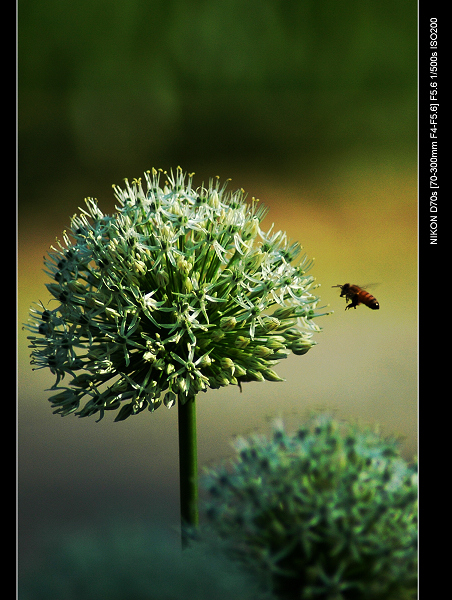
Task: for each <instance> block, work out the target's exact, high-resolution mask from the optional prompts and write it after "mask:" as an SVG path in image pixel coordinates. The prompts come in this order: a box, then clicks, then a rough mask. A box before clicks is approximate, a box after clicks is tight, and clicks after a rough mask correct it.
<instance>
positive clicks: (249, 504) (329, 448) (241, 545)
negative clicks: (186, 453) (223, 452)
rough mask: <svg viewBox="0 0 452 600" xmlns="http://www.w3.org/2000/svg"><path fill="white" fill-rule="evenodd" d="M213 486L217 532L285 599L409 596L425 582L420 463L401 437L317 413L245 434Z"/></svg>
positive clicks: (211, 514)
mask: <svg viewBox="0 0 452 600" xmlns="http://www.w3.org/2000/svg"><path fill="white" fill-rule="evenodd" d="M235 447H236V451H237V455H236V457H235V458H234V459H233V460H232V461H231V462H230V464H224V465H221V466H219V467H217V468H215V469H210V470H209V472H208V474H207V475H206V477H205V487H206V489H207V491H208V492H209V495H210V502H209V504H208V505H207V507H206V515H207V516H208V518H209V520H210V523H211V527H212V529H213V531H214V532H215V533H216V534H218V535H219V536H220V537H221V538H222V539H224V540H225V543H226V545H227V547H228V548H229V552H230V554H231V555H232V556H234V557H235V558H236V559H238V560H239V561H240V562H242V563H243V564H244V565H246V566H247V567H248V568H249V569H250V570H252V571H254V572H255V573H256V575H257V576H258V577H259V579H260V580H261V581H262V583H263V585H264V587H265V588H267V589H271V590H272V591H273V592H274V593H275V594H276V596H277V597H278V598H284V599H286V600H290V599H294V600H295V599H297V600H298V599H305V600H307V599H311V600H313V599H319V600H325V599H328V600H333V599H334V600H346V599H353V600H369V599H372V600H408V599H413V598H415V597H416V589H417V580H416V578H417V469H416V467H415V466H414V465H408V464H407V463H406V462H405V461H404V460H403V459H402V458H401V456H400V453H399V448H398V445H397V442H396V441H395V440H391V439H384V438H382V437H380V436H379V435H378V434H377V433H375V432H374V431H372V430H370V429H367V428H362V427H359V426H357V425H351V424H346V423H341V422H339V421H337V420H335V419H333V418H331V417H329V416H328V415H319V416H317V417H313V418H312V419H311V420H310V421H308V422H307V423H305V424H304V425H303V426H302V427H300V429H299V430H298V431H296V432H294V433H287V432H286V430H285V428H284V426H283V425H282V423H276V424H275V427H274V431H273V434H272V436H271V437H270V438H266V437H264V436H261V437H258V436H255V437H250V438H238V439H237V440H236V443H235Z"/></svg>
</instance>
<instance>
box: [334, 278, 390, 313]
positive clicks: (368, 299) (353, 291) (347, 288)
mask: <svg viewBox="0 0 452 600" xmlns="http://www.w3.org/2000/svg"><path fill="white" fill-rule="evenodd" d="M331 287H339V288H341V296H340V297H341V298H343V297H344V296H345V299H346V300H345V301H346V302H347V303H348V301H349V300H350V304H347V306H346V307H345V310H347V308H356V307H357V306H359V305H360V304H365V305H366V306H368V307H369V308H371V309H372V310H378V309H379V308H380V305H379V304H378V300H377V299H376V298H375V297H374V296H372V294H369V292H366V291H365V287H367V286H365V287H364V286H363V287H359V285H353V284H351V283H344V285H333V286H331Z"/></svg>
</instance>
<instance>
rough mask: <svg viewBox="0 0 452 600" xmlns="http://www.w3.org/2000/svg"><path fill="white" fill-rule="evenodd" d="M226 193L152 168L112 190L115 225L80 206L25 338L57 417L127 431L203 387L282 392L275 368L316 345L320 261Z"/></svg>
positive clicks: (240, 195) (49, 262)
mask: <svg viewBox="0 0 452 600" xmlns="http://www.w3.org/2000/svg"><path fill="white" fill-rule="evenodd" d="M162 178H163V179H164V182H163V183H162V184H161V182H160V180H161V179H162ZM225 188H226V186H225V185H223V186H221V185H220V183H219V181H218V179H216V180H211V181H210V183H209V186H208V187H204V186H201V187H200V188H198V189H193V187H192V175H187V174H185V173H183V172H182V170H181V169H180V168H178V169H177V170H176V173H175V174H173V173H172V172H171V173H169V174H168V173H166V172H163V171H161V170H160V171H156V170H154V169H153V170H152V171H151V172H147V173H145V176H144V181H142V180H141V179H138V180H134V181H133V182H132V183H131V184H130V183H129V182H128V181H127V180H126V184H125V189H121V188H119V187H117V186H114V191H115V196H116V198H117V200H118V203H119V205H118V206H117V212H116V213H115V214H113V215H111V216H110V215H104V214H103V213H102V212H101V210H100V209H99V208H98V206H97V202H96V201H95V200H94V199H92V198H88V199H86V201H85V202H86V206H87V209H86V210H82V211H81V214H80V215H76V216H74V217H73V218H72V221H71V227H70V231H68V232H64V234H63V240H62V241H59V242H58V243H57V246H56V247H52V250H51V251H50V252H49V254H48V257H47V258H46V259H45V266H46V273H47V274H48V275H49V277H50V278H51V280H52V281H51V283H48V284H46V285H47V289H48V290H49V292H50V294H51V295H52V296H53V301H51V302H50V303H49V304H48V306H44V305H42V304H40V305H35V306H34V307H33V308H32V309H31V313H30V314H31V320H30V323H29V324H28V325H27V326H26V327H27V328H28V329H29V330H30V331H31V333H32V335H30V336H29V340H30V347H31V349H32V352H31V362H32V364H33V365H35V368H37V369H40V368H49V369H50V370H51V372H52V373H53V374H54V375H55V376H56V381H55V384H54V385H53V387H52V389H54V390H58V393H57V394H56V395H53V396H52V397H51V398H50V401H51V403H52V406H53V407H54V408H55V411H54V412H55V413H59V414H61V415H68V414H70V413H75V414H77V415H78V416H80V417H85V416H90V415H94V414H96V413H99V415H100V418H102V416H103V414H104V411H105V410H118V409H119V412H118V414H117V416H116V419H115V420H117V421H120V420H123V419H125V418H127V417H128V416H130V415H134V414H137V413H139V412H141V411H143V410H145V409H146V408H147V409H149V410H150V411H153V410H155V409H156V408H157V407H158V406H160V405H161V403H162V402H163V404H165V405H166V406H167V407H169V408H170V407H171V406H173V405H174V404H175V403H176V401H179V402H181V403H184V402H186V401H187V399H189V398H193V397H194V396H195V395H196V394H197V393H198V392H200V391H206V390H207V388H219V387H222V386H227V385H229V384H235V385H241V384H242V383H244V382H249V381H264V380H268V381H281V378H280V377H279V376H278V375H277V374H276V372H275V371H274V369H273V367H274V366H275V365H276V364H277V363H278V361H279V360H281V359H282V358H286V357H287V355H288V352H290V351H291V352H293V353H294V354H297V355H302V354H304V353H306V352H307V351H308V350H309V349H310V348H311V346H312V345H313V344H314V343H315V342H314V341H313V340H312V339H311V337H312V332H313V331H318V330H319V327H318V326H317V325H316V324H315V322H314V318H315V317H318V316H320V315H319V313H316V311H315V309H316V306H317V303H318V297H317V296H315V295H314V293H313V290H314V289H315V287H316V286H315V284H314V278H313V277H312V276H311V275H307V274H306V272H307V271H308V269H309V268H310V266H311V264H312V261H309V260H308V259H307V257H306V256H305V255H304V256H301V258H300V254H301V246H300V245H299V244H298V243H290V242H289V240H288V239H287V236H286V234H285V233H283V232H281V231H273V226H272V227H271V228H270V230H269V231H268V232H264V231H263V230H262V229H261V221H262V219H263V218H264V216H265V214H266V210H265V209H264V208H263V207H262V206H261V205H260V204H259V202H258V201H257V200H255V199H254V198H253V199H252V201H251V203H250V204H248V203H247V202H246V201H245V195H244V192H243V190H240V191H236V192H234V193H230V192H226V189H225ZM296 259H298V260H296ZM66 376H69V377H70V380H69V381H68V383H67V384H66V381H67V379H66ZM82 400H83V401H85V404H84V405H83V406H82Z"/></svg>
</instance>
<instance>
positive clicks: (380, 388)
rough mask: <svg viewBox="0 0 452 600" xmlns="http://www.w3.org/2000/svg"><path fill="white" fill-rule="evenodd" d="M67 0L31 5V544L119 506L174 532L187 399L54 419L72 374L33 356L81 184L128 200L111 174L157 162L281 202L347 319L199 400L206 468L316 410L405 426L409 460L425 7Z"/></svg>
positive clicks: (27, 88)
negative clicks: (52, 255)
mask: <svg viewBox="0 0 452 600" xmlns="http://www.w3.org/2000/svg"><path fill="white" fill-rule="evenodd" d="M61 4H65V3H61V2H56V1H55V2H49V3H48V4H46V8H45V10H44V9H42V5H41V4H40V3H38V2H37V1H36V0H26V1H23V2H22V3H20V5H19V11H21V14H20V16H21V26H20V31H19V35H20V39H21V40H22V45H20V55H19V229H18V289H19V303H18V414H19V430H18V435H19V528H20V540H21V543H22V550H23V552H25V553H26V552H33V551H38V549H39V547H40V540H41V537H42V532H43V531H44V530H48V529H49V528H58V527H60V526H61V527H62V526H65V525H68V524H69V525H73V526H76V524H77V523H87V522H91V521H95V520H96V519H98V518H104V517H105V516H109V515H117V514H119V515H121V516H123V517H124V516H127V517H130V518H131V519H134V518H140V517H146V518H155V519H163V520H167V521H168V522H170V523H176V524H177V521H178V454H177V409H176V408H174V409H172V410H167V409H166V408H164V407H162V408H160V409H159V410H158V411H156V412H155V413H154V414H150V413H148V412H144V413H142V414H140V415H139V416H137V417H132V418H129V419H128V420H127V421H125V422H120V423H113V418H114V415H111V414H108V413H107V414H106V416H105V418H104V419H103V421H102V422H100V423H96V422H95V418H91V419H77V418H75V417H74V416H68V417H66V418H60V417H58V416H55V415H52V412H51V408H50V405H49V403H48V402H47V398H48V397H49V395H50V393H49V392H48V391H46V390H48V388H49V387H50V385H52V383H53V376H52V375H51V374H50V373H46V372H44V371H42V370H40V371H32V370H31V367H30V365H29V356H28V355H29V350H28V348H27V339H26V336H27V333H26V331H23V330H22V328H21V327H22V323H24V322H26V321H27V318H28V316H27V315H28V309H29V307H30V305H31V304H32V302H37V301H43V302H44V303H46V302H47V301H48V299H49V296H48V294H47V291H46V289H45V287H44V284H45V283H46V281H47V279H46V276H45V274H44V272H43V270H42V269H43V256H44V255H45V253H46V252H47V251H48V250H49V248H50V245H51V244H52V243H53V242H54V240H55V238H56V237H61V234H62V232H63V230H64V229H65V228H66V227H67V226H68V225H69V220H70V216H71V215H72V214H74V213H75V212H77V209H78V207H79V206H83V198H84V197H85V196H93V197H97V198H98V200H99V204H100V207H101V209H102V210H103V211H104V212H112V211H113V210H114V202H113V193H112V189H111V185H112V184H113V183H115V184H118V185H121V183H122V179H123V178H124V177H128V178H129V179H132V178H133V177H140V176H141V175H142V173H143V171H145V170H147V169H150V168H151V167H153V166H154V167H157V168H159V167H162V168H164V169H169V168H171V167H173V168H175V167H176V166H177V165H178V164H180V165H181V167H182V168H183V169H184V170H186V171H189V172H193V171H194V172H195V173H196V176H195V181H197V182H198V183H199V184H201V182H202V181H207V180H208V179H209V178H210V177H213V176H216V175H218V176H219V177H220V178H221V180H225V179H227V178H229V177H231V178H232V181H231V182H230V184H229V188H230V189H236V188H244V189H245V191H246V192H248V194H249V196H250V197H251V196H255V197H257V198H259V199H260V200H261V201H262V202H263V203H264V204H265V205H266V206H268V207H269V209H270V210H269V213H268V215H267V216H266V218H265V220H264V222H263V228H264V229H268V228H270V226H271V224H272V222H274V223H275V227H276V229H281V230H286V231H287V232H288V234H289V236H290V238H291V239H293V240H298V241H299V242H300V243H301V244H302V245H303V247H304V251H305V252H306V253H307V254H308V256H309V257H315V264H314V267H313V268H312V270H311V273H312V274H313V275H314V276H315V277H316V280H317V282H318V283H319V284H321V287H320V288H319V290H318V293H319V295H320V297H321V302H320V306H328V310H333V311H334V313H333V314H331V315H328V316H325V317H322V318H320V319H319V320H318V324H319V325H321V326H322V328H323V331H322V332H321V333H319V334H316V335H315V339H316V341H317V342H318V345H317V346H315V347H314V348H313V349H312V350H311V351H310V352H309V353H308V354H306V355H305V356H301V357H296V356H291V357H289V358H288V359H287V360H286V361H283V362H281V363H280V365H279V367H277V368H276V370H277V372H278V374H280V375H281V376H282V377H284V378H285V379H286V381H285V382H283V383H268V382H266V383H252V384H246V385H244V386H243V393H240V392H239V390H238V388H236V387H232V386H230V387H229V388H223V389H220V390H210V391H209V392H207V393H206V394H202V395H201V396H199V399H198V451H199V458H198V460H199V465H200V467H202V466H205V465H209V464H215V463H217V462H218V461H219V460H221V459H222V458H224V457H227V456H230V455H231V453H232V449H231V446H230V442H231V440H232V438H233V436H235V435H243V434H247V433H249V432H252V431H260V432H268V431H269V427H270V422H271V420H272V419H274V418H275V417H278V416H282V417H283V419H284V420H285V421H286V423H287V425H288V427H289V428H290V427H295V426H296V425H297V424H298V423H299V422H300V421H301V420H302V419H303V418H304V417H305V416H306V414H307V412H308V411H309V410H313V409H315V410H329V411H334V412H335V414H336V415H337V416H338V417H340V418H343V419H347V420H359V421H362V422H365V423H371V424H375V425H378V426H379V427H380V428H381V431H382V432H383V433H384V434H385V435H396V436H403V442H402V450H403V455H404V456H405V457H406V458H407V459H411V458H412V457H413V455H414V454H416V446H417V437H416V432H417V173H416V65H415V62H416V5H415V4H413V3H411V2H400V3H397V5H396V6H394V5H393V3H391V2H388V1H386V2H381V3H379V5H378V7H370V6H367V5H365V6H362V3H357V2H351V1H350V2H346V3H341V5H340V6H341V8H338V6H339V5H338V3H335V2H325V3H322V4H321V5H319V4H318V3H315V2H313V1H307V2H287V3H286V5H285V6H284V7H283V6H282V5H283V3H278V2H276V1H270V0H269V1H266V2H259V3H254V2H251V3H249V6H248V8H247V10H245V9H244V8H243V3H242V4H241V3H237V2H232V5H233V6H232V5H231V6H229V9H227V8H226V7H225V6H223V4H222V3H219V2H212V1H211V2H210V3H202V2H193V3H190V2H180V1H179V2H178V1H171V2H165V3H160V2H157V1H153V2H148V3H146V5H145V3H144V2H140V1H138V0H136V1H132V0H130V1H128V2H127V1H124V2H120V1H116V2H111V3H104V2H101V1H99V0H96V1H94V2H89V3H88V2H81V3H79V4H80V6H72V5H69V4H68V5H67V7H66V9H67V10H63V8H62V6H61ZM227 4H229V3H227ZM107 6H108V7H109V10H106V7H107ZM82 7H84V9H85V13H83V10H82ZM150 7H152V10H151V8H150ZM239 7H241V8H240V10H239ZM110 8H111V11H110ZM170 9H171V10H170ZM314 9H315V10H314ZM234 10H235V13H234ZM46 11H48V12H46ZM231 11H232V12H231ZM237 11H238V12H237ZM291 11H292V13H291ZM394 11H395V14H394ZM234 14H235V16H234ZM83 15H84V16H85V20H84V19H83V18H82V17H83ZM101 17H102V18H101ZM38 25H41V27H39V26H38ZM64 34H67V35H66V37H65V35H64ZM80 36H81V38H80ZM134 40H135V41H136V44H135V46H134ZM250 51H252V52H251V55H250ZM209 61H210V62H209ZM135 141H136V143H135ZM347 282H349V283H355V284H360V285H365V284H368V283H374V282H375V283H378V284H379V285H378V287H376V288H374V289H373V290H371V291H372V292H373V293H374V294H375V296H376V297H377V299H378V301H379V303H380V310H379V311H371V310H369V309H368V308H367V307H365V306H360V307H359V308H358V309H357V310H351V311H347V312H346V311H345V310H344V309H345V301H344V299H342V298H339V293H340V291H339V290H338V289H332V287H331V286H333V285H337V284H344V283H347Z"/></svg>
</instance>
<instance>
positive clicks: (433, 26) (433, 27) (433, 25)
mask: <svg viewBox="0 0 452 600" xmlns="http://www.w3.org/2000/svg"><path fill="white" fill-rule="evenodd" d="M437 46H438V19H435V17H433V18H432V19H430V48H437Z"/></svg>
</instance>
